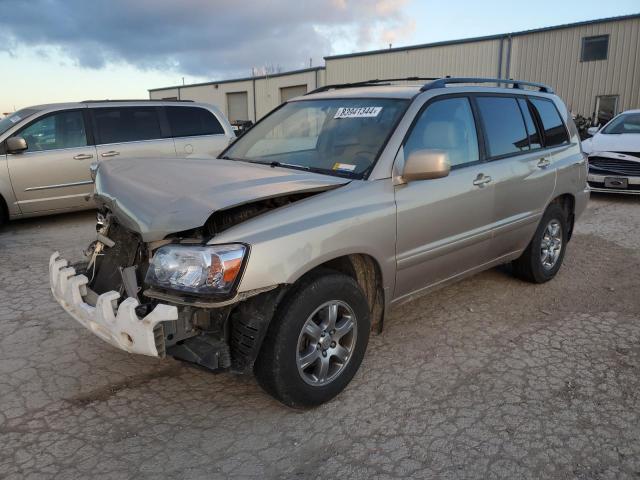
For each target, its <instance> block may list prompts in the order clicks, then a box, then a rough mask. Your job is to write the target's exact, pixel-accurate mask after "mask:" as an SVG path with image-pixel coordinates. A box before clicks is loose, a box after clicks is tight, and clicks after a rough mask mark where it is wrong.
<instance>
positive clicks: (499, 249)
mask: <svg viewBox="0 0 640 480" xmlns="http://www.w3.org/2000/svg"><path fill="white" fill-rule="evenodd" d="M547 159H549V155H548V154H547V153H545V152H541V151H538V152H532V153H528V154H525V155H519V156H516V157H511V158H506V159H502V160H495V161H492V162H488V163H487V172H488V175H490V176H491V177H492V178H493V179H494V189H495V208H494V216H493V219H492V228H493V230H494V234H493V236H494V240H493V241H492V242H491V252H490V254H491V257H492V258H498V257H501V256H503V255H507V254H509V253H513V252H517V251H520V250H523V249H524V248H526V246H527V244H528V243H529V241H530V240H531V238H532V237H533V233H534V232H535V229H536V227H537V225H538V222H539V221H540V218H541V217H542V214H543V213H544V209H545V207H546V205H547V203H548V202H549V200H550V197H551V195H552V194H553V190H554V187H555V175H556V171H555V169H553V168H550V167H543V166H539V165H543V164H544V161H545V160H547Z"/></svg>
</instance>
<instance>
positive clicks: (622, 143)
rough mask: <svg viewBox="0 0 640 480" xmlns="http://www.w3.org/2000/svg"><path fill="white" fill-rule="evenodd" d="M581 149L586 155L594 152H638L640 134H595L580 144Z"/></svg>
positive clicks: (639, 149) (639, 148)
mask: <svg viewBox="0 0 640 480" xmlns="http://www.w3.org/2000/svg"><path fill="white" fill-rule="evenodd" d="M582 148H583V150H584V151H585V153H588V154H589V153H594V152H640V134H636V133H624V134H620V135H615V134H614V135H608V134H603V133H597V134H596V135H594V136H593V137H591V138H588V139H587V140H585V141H584V142H582Z"/></svg>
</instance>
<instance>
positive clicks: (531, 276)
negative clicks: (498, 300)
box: [513, 203, 568, 283]
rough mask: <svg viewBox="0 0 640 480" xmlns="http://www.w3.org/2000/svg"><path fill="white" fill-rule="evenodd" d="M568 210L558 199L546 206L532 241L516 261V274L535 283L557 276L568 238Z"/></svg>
mask: <svg viewBox="0 0 640 480" xmlns="http://www.w3.org/2000/svg"><path fill="white" fill-rule="evenodd" d="M567 223H568V222H567V214H566V212H565V210H564V209H563V208H562V207H561V206H560V205H558V204H557V203H552V204H551V205H549V207H547V210H546V211H545V213H544V215H543V216H542V220H541V221H540V224H539V225H538V229H537V230H536V233H535V235H534V236H533V239H532V240H531V243H529V246H528V247H527V249H526V250H525V251H524V253H523V254H522V256H521V257H520V258H518V259H517V260H515V261H514V262H513V269H514V273H515V275H516V276H518V277H520V278H522V279H523V280H526V281H528V282H532V283H544V282H548V281H549V280H551V279H552V278H553V277H555V276H556V274H557V273H558V270H560V266H561V265H562V261H563V259H564V253H565V249H566V246H567V240H568V225H567Z"/></svg>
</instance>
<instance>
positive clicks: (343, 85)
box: [306, 77, 440, 95]
mask: <svg viewBox="0 0 640 480" xmlns="http://www.w3.org/2000/svg"><path fill="white" fill-rule="evenodd" d="M439 78H440V77H403V78H376V79H374V80H364V81H362V82H353V83H335V84H333V85H324V86H322V87H319V88H316V89H315V90H311V91H310V92H308V93H307V94H306V95H311V94H312V93H320V92H326V91H327V90H338V89H340V88H352V87H366V86H368V85H390V83H389V82H413V81H417V80H438V79H439Z"/></svg>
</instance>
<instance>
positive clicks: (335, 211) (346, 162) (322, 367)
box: [49, 78, 589, 407]
mask: <svg viewBox="0 0 640 480" xmlns="http://www.w3.org/2000/svg"><path fill="white" fill-rule="evenodd" d="M385 83H389V82H380V81H377V82H364V83H361V84H358V85H353V84H351V85H333V86H328V87H323V88H321V89H320V90H318V91H315V92H311V93H309V94H307V95H305V96H302V97H298V98H295V99H291V100H289V101H288V102H287V103H285V104H284V105H282V106H280V107H278V108H277V109H275V110H274V111H273V112H271V113H270V114H269V115H267V116H265V117H264V118H262V119H261V120H260V121H259V122H257V123H256V125H255V126H253V128H251V129H250V130H249V131H248V132H246V133H245V134H244V135H243V136H241V137H239V138H238V139H237V140H236V141H235V142H234V143H233V144H231V145H230V146H229V148H227V149H226V150H225V151H224V152H222V153H221V155H220V157H219V158H217V159H213V160H211V161H207V162H202V161H196V160H189V159H186V160H183V161H181V162H176V161H171V160H163V159H151V158H150V159H142V160H140V161H138V162H124V161H121V160H114V161H111V162H104V163H102V164H101V165H100V167H99V169H98V171H97V175H96V181H95V186H96V193H95V199H96V202H97V204H98V208H99V209H98V225H97V237H96V239H95V241H94V242H93V243H92V244H91V245H90V246H89V248H88V249H87V250H86V255H87V258H86V262H82V263H80V264H76V265H74V266H73V267H72V266H70V265H69V263H68V262H67V260H65V259H62V258H60V256H59V254H58V253H54V254H53V255H52V256H51V258H50V263H49V272H50V283H51V290H52V292H53V295H54V297H55V298H56V299H57V300H58V302H59V303H60V305H61V306H62V307H63V308H64V309H65V310H66V311H67V312H68V313H69V314H70V315H71V316H72V317H73V318H75V319H76V320H77V321H79V322H80V323H81V324H82V325H84V326H85V327H87V328H88V329H89V330H90V331H91V332H92V333H94V334H96V335H97V336H98V337H100V338H101V339H103V340H105V341H106V342H108V343H110V344H111V345H113V346H115V347H117V348H120V349H122V350H125V351H127V352H131V353H138V354H144V355H151V356H156V357H164V356H165V355H169V356H173V357H176V358H179V359H182V360H186V361H189V362H192V363H194V364H198V365H200V366H203V367H206V368H209V369H211V370H231V371H234V372H254V373H255V375H256V377H257V379H258V381H259V383H260V385H262V386H263V387H264V388H265V390H267V391H268V392H269V393H271V394H272V395H274V396H275V397H276V398H277V399H279V400H280V401H282V402H283V403H285V404H287V405H291V406H298V407H301V406H311V405H318V404H320V403H322V402H325V401H327V400H329V399H331V398H333V397H334V396H335V395H337V394H338V393H339V392H340V391H341V390H342V389H344V388H345V387H346V386H347V384H348V383H349V381H350V380H351V379H352V377H353V376H354V375H355V373H356V371H357V370H358V368H359V366H360V363H361V361H362V359H363V356H364V354H365V350H366V348H367V343H368V338H369V333H370V331H371V330H372V329H373V330H374V331H378V332H379V331H380V330H381V329H382V326H383V323H384V318H385V315H386V314H387V313H388V311H389V310H390V309H391V308H392V307H395V306H397V305H400V304H402V303H404V302H408V301H411V300H412V299H414V298H416V297H417V296H419V295H424V294H425V293H428V292H431V291H433V290H435V289H437V288H442V287H444V286H446V285H448V284H450V283H452V282H454V281H458V280H460V279H462V278H465V277H468V276H469V275H472V274H474V273H477V272H480V271H482V270H486V269H488V268H491V267H494V266H496V265H500V264H506V263H510V264H512V267H513V272H514V274H515V275H516V276H517V277H519V278H521V279H524V280H526V281H529V282H533V283H543V282H547V281H549V280H551V279H553V278H554V276H555V275H556V274H557V272H558V271H559V269H560V266H561V265H562V261H563V258H564V255H565V252H566V251H567V245H568V243H569V240H570V238H571V233H572V230H573V225H574V222H575V221H576V219H577V218H578V217H579V216H580V214H581V213H582V212H583V211H584V209H585V207H586V204H587V200H588V198H589V187H588V185H587V165H586V159H585V156H584V154H583V153H582V151H581V148H580V139H579V136H578V131H577V129H576V127H575V125H574V123H573V121H572V119H571V116H570V115H569V112H568V111H567V108H566V106H565V105H564V103H563V102H562V100H560V98H559V97H558V96H556V95H555V94H554V93H553V92H552V90H551V88H549V87H547V86H545V85H540V84H527V83H526V82H518V81H509V80H495V79H468V78H461V79H455V78H444V79H440V80H435V81H430V82H429V83H426V84H424V85H402V86H398V85H392V84H385ZM487 83H489V84H491V83H494V84H495V83H506V84H508V85H512V88H498V87H495V86H491V85H486V84H487ZM470 84H476V85H470ZM477 84H481V85H477Z"/></svg>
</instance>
